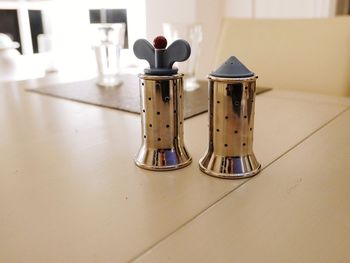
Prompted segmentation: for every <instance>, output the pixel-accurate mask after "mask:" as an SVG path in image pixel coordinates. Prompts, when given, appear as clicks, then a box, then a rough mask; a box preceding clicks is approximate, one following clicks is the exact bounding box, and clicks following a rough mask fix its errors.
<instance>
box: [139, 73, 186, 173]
mask: <svg viewBox="0 0 350 263" xmlns="http://www.w3.org/2000/svg"><path fill="white" fill-rule="evenodd" d="M139 78H140V101H141V122H142V145H141V147H140V150H139V152H138V154H137V155H136V157H135V163H136V165H138V166H139V167H141V168H145V169H149V170H173V169H178V168H181V167H184V166H186V165H188V164H190V163H191V161H192V159H191V157H190V155H189V154H188V152H187V150H186V148H185V145H184V139H183V137H184V133H183V122H184V117H183V101H184V97H183V96H184V92H183V77H182V75H181V74H177V75H174V76H150V75H140V76H139Z"/></svg>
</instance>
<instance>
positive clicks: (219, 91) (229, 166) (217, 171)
mask: <svg viewBox="0 0 350 263" xmlns="http://www.w3.org/2000/svg"><path fill="white" fill-rule="evenodd" d="M256 78H257V77H256V76H253V77H249V78H242V79H234V78H232V79H225V78H218V77H212V76H209V147H208V150H207V152H206V154H205V156H204V157H203V158H202V159H201V160H200V161H199V166H200V169H201V170H202V171H203V172H205V173H207V174H209V175H212V176H217V177H223V178H241V177H249V176H253V175H255V174H257V173H258V172H259V170H260V164H259V163H258V161H257V160H256V158H255V156H254V153H253V132H254V105H255V91H256V86H255V80H256Z"/></svg>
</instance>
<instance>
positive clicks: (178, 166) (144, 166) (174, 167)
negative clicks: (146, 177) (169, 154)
mask: <svg viewBox="0 0 350 263" xmlns="http://www.w3.org/2000/svg"><path fill="white" fill-rule="evenodd" d="M134 162H135V164H136V165H137V166H138V167H140V168H142V169H146V170H150V171H159V172H160V171H172V170H178V169H181V168H184V167H186V166H188V165H190V164H191V163H192V157H190V158H189V159H187V160H186V161H185V162H182V163H178V164H175V165H167V166H153V165H147V164H144V163H141V162H138V161H137V160H134Z"/></svg>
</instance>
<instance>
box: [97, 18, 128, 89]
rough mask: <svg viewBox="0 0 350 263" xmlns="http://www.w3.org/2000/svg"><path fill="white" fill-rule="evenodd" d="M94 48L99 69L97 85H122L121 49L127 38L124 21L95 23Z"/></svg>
mask: <svg viewBox="0 0 350 263" xmlns="http://www.w3.org/2000/svg"><path fill="white" fill-rule="evenodd" d="M92 27H93V30H94V39H93V40H94V44H93V47H94V50H95V56H96V62H97V69H98V73H99V76H98V80H97V85H99V86H104V87H113V86H119V85H121V83H122V81H121V79H120V50H121V49H122V47H123V45H124V40H125V24H124V23H114V24H109V23H103V24H93V25H92Z"/></svg>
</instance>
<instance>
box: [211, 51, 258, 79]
mask: <svg viewBox="0 0 350 263" xmlns="http://www.w3.org/2000/svg"><path fill="white" fill-rule="evenodd" d="M211 75H212V76H214V77H221V78H248V77H252V76H254V73H253V72H251V71H250V70H249V69H248V68H247V67H246V66H244V65H243V63H242V62H241V61H239V60H238V58H236V57H235V56H232V57H230V58H229V59H228V60H226V61H225V63H224V64H222V65H221V66H220V67H219V68H218V69H217V70H215V71H213V72H212V73H211Z"/></svg>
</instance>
